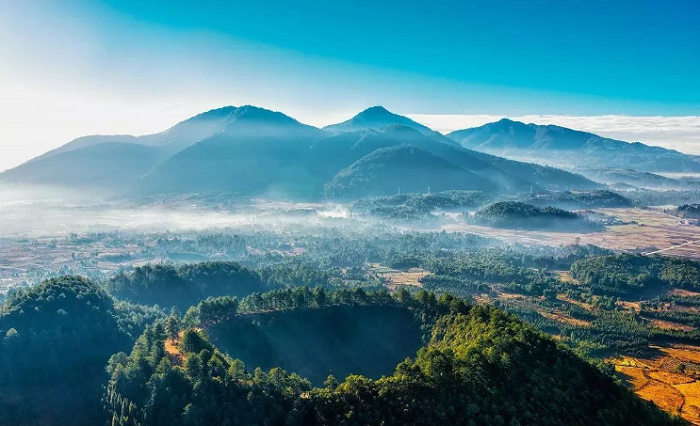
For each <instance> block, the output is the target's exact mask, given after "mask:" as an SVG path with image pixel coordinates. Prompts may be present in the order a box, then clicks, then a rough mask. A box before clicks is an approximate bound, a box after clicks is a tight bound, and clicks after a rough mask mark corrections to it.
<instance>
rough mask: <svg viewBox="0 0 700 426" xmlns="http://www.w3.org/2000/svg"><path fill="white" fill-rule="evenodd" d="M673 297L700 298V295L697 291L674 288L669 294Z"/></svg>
mask: <svg viewBox="0 0 700 426" xmlns="http://www.w3.org/2000/svg"><path fill="white" fill-rule="evenodd" d="M668 294H670V295H671V296H680V297H693V296H700V293H698V292H696V291H690V290H684V289H682V288H674V289H672V290H671V291H669V292H668Z"/></svg>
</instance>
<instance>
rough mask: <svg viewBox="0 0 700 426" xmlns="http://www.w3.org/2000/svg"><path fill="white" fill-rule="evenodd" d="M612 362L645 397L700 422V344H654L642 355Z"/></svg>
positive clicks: (636, 391) (634, 388) (620, 373)
mask: <svg viewBox="0 0 700 426" xmlns="http://www.w3.org/2000/svg"><path fill="white" fill-rule="evenodd" d="M609 362H611V363H613V364H614V365H615V371H616V372H617V375H618V377H620V378H621V379H622V380H623V382H624V383H625V384H627V385H628V386H629V387H630V388H631V389H633V390H634V392H635V393H636V394H637V395H639V396H640V397H641V398H643V399H646V400H648V401H653V402H654V403H655V404H657V405H658V406H659V407H661V408H662V409H664V410H665V411H668V412H670V413H674V414H680V415H681V416H682V417H683V418H684V419H686V420H687V421H689V422H691V423H692V424H695V425H700V381H699V380H698V379H700V347H697V346H688V345H672V346H650V347H649V348H648V350H647V351H646V352H645V353H644V354H643V355H640V356H638V357H628V356H624V357H618V358H613V359H610V360H609Z"/></svg>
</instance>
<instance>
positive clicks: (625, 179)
mask: <svg viewBox="0 0 700 426" xmlns="http://www.w3.org/2000/svg"><path fill="white" fill-rule="evenodd" d="M576 171H577V172H579V173H581V174H582V175H584V176H586V177H587V178H589V179H591V180H594V181H596V182H601V183H607V184H611V185H615V184H620V183H623V184H627V185H632V186H635V187H638V188H649V189H682V188H688V187H690V186H695V187H697V182H692V181H691V180H681V179H671V178H667V177H664V176H661V175H657V174H654V173H650V172H640V171H637V170H633V169H585V168H579V169H577V170H576Z"/></svg>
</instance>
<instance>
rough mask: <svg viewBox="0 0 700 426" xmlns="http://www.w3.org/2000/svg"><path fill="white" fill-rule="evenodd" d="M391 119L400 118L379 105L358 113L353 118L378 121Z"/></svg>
mask: <svg viewBox="0 0 700 426" xmlns="http://www.w3.org/2000/svg"><path fill="white" fill-rule="evenodd" d="M391 117H400V116H399V115H397V114H394V113H393V112H391V111H389V110H388V109H386V108H384V107H383V106H381V105H375V106H373V107H369V108H367V109H366V110H364V111H362V112H360V113H359V114H357V115H356V116H355V117H354V118H365V119H379V118H391Z"/></svg>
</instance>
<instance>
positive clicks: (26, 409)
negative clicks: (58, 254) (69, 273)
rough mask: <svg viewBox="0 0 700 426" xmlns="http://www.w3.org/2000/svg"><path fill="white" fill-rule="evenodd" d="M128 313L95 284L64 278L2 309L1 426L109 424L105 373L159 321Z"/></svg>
mask: <svg viewBox="0 0 700 426" xmlns="http://www.w3.org/2000/svg"><path fill="white" fill-rule="evenodd" d="M151 315H152V313H149V312H147V311H144V310H140V309H137V308H133V309H132V310H130V311H129V312H128V313H126V312H124V311H122V309H121V308H120V307H119V306H116V305H115V304H114V302H113V300H112V299H111V298H110V297H109V296H108V295H107V294H105V293H104V291H102V290H101V289H100V288H99V287H98V286H97V285H96V284H94V283H92V282H90V281H87V280H85V279H83V278H80V277H61V278H57V279H50V280H47V281H44V282H43V283H42V284H40V285H39V286H36V287H33V288H31V289H29V290H25V291H20V292H18V293H16V294H14V295H13V296H11V297H10V299H9V300H8V301H7V302H6V303H5V304H4V305H2V307H0V336H2V342H1V343H0V386H1V387H2V390H3V391H2V393H1V394H0V424H3V425H18V426H19V425H36V424H43V425H61V426H62V425H94V424H101V423H102V422H103V421H104V420H106V417H105V413H104V411H103V409H102V408H103V403H102V401H101V392H102V388H103V386H104V383H105V382H106V377H105V373H104V366H105V364H106V362H107V360H108V359H109V357H110V356H111V355H112V354H113V353H114V352H117V351H120V350H125V349H127V348H128V347H129V346H131V345H132V344H133V342H134V339H133V338H132V337H131V335H130V334H131V333H132V332H135V333H136V335H137V336H138V335H139V334H140V333H141V332H142V331H143V326H142V324H143V322H145V321H149V322H150V321H153V319H154V317H153V316H151Z"/></svg>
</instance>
